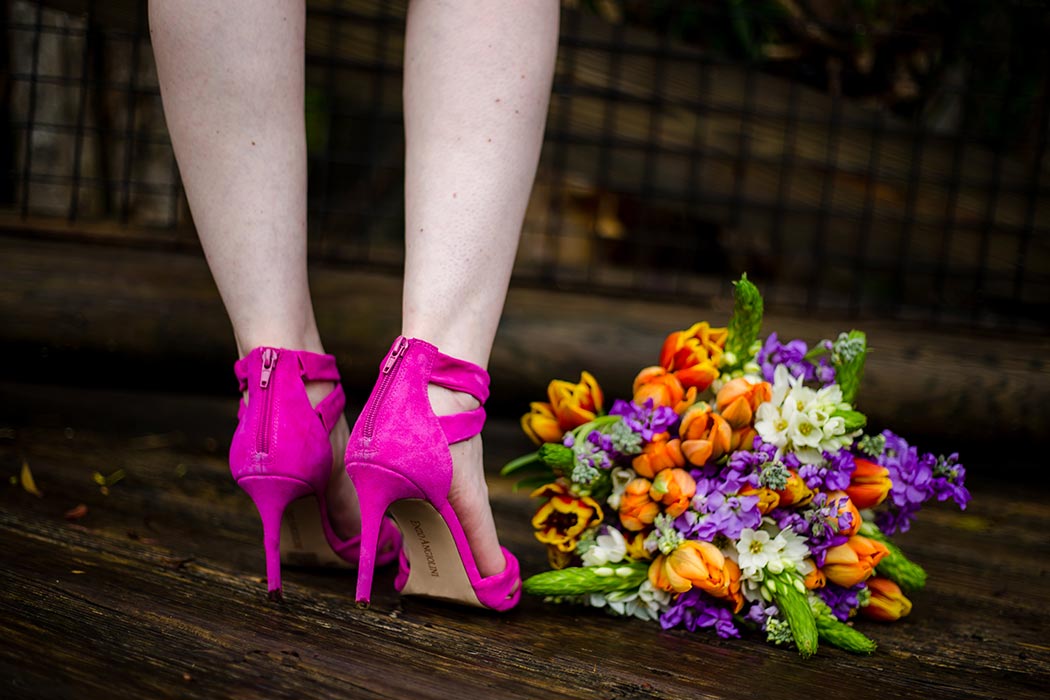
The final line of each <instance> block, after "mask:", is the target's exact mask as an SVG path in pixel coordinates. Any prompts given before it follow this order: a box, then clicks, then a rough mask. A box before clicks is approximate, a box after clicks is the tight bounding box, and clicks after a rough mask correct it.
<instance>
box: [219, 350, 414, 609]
mask: <svg viewBox="0 0 1050 700" xmlns="http://www.w3.org/2000/svg"><path fill="white" fill-rule="evenodd" d="M234 373H235V374H236V375H237V379H238V381H239V382H240V387H241V392H242V393H243V392H245V391H247V392H248V401H247V404H245V402H244V400H242V401H241V405H240V410H239V411H238V415H237V418H238V421H239V422H238V425H237V430H236V432H235V433H234V434H233V442H232V444H231V445H230V471H231V472H232V473H233V479H234V481H236V482H237V485H238V486H240V487H241V488H242V489H244V490H245V491H246V492H247V493H248V495H249V496H251V499H252V501H253V502H254V503H255V507H256V509H257V510H258V511H259V517H260V518H262V525H263V546H264V547H265V549H266V578H267V582H268V589H269V597H270V600H274V601H280V600H281V599H282V594H281V561H282V559H283V560H284V561H285V562H286V563H300V564H302V563H310V564H321V565H337V564H341V565H342V566H348V565H349V566H356V565H357V561H358V556H359V551H360V544H361V537H360V535H357V536H354V537H351V538H350V539H347V540H343V539H341V538H340V537H339V536H338V535H336V534H335V532H334V531H333V530H332V525H331V522H330V520H329V517H328V503H327V499H326V498H325V493H326V491H327V489H328V480H329V478H330V477H331V473H332V444H331V441H330V439H329V433H331V432H332V428H334V427H335V424H336V422H337V421H338V420H339V417H340V416H341V415H342V414H343V409H344V408H345V406H346V397H345V395H344V394H343V388H342V386H341V385H340V384H339V372H338V371H337V370H336V366H335V358H334V357H332V356H331V355H319V354H317V353H312V352H305V351H300V350H284V349H281V348H269V347H258V348H255V349H254V350H252V351H251V352H250V353H248V355H247V356H245V357H244V358H242V359H240V360H238V361H237V363H236V364H235V365H234ZM305 381H329V382H335V388H334V389H333V390H332V392H331V393H330V394H328V396H326V397H325V398H324V399H323V400H322V401H321V402H320V403H319V404H317V406H316V407H314V406H311V405H310V399H309V398H308V397H307V395H306V387H305V384H304V382H305ZM309 495H313V496H314V499H315V501H316V506H314V505H313V504H310V503H309V501H304V502H301V504H302V505H305V506H306V507H305V508H303V507H299V506H300V503H295V504H294V506H295V507H294V508H289V505H290V504H293V502H295V501H298V500H299V499H301V498H303V497H305V496H309ZM318 515H320V518H319V519H318V517H317V516H318ZM374 527H375V528H376V529H377V532H376V536H377V537H378V541H379V543H380V544H381V547H380V548H379V552H378V554H372V553H370V560H369V561H370V566H371V565H372V562H375V563H379V564H384V563H387V562H390V561H393V559H394V557H395V556H396V554H397V551H398V550H399V548H400V547H399V545H400V533H399V532H398V531H397V528H396V527H394V525H393V523H391V522H390V521H387V520H382V521H380V523H376V524H374ZM311 540H313V542H311ZM318 541H320V542H326V543H327V547H326V546H325V545H324V544H320V546H318ZM308 545H313V546H312V547H311V546H308ZM328 548H330V549H331V552H332V554H328V553H327V552H326V551H325V550H326V549H328ZM333 555H334V556H333Z"/></svg>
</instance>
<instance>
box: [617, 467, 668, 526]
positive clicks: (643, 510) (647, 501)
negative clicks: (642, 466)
mask: <svg viewBox="0 0 1050 700" xmlns="http://www.w3.org/2000/svg"><path fill="white" fill-rule="evenodd" d="M652 485H653V484H652V482H651V481H649V480H648V479H643V478H641V477H638V478H637V479H631V480H630V481H629V482H628V483H627V488H625V489H624V492H623V497H622V498H620V523H622V524H623V526H624V527H625V528H627V529H628V530H632V531H638V530H644V529H645V528H647V527H649V526H650V525H652V524H653V520H655V519H656V516H657V515H659V514H660V505H659V504H657V503H654V502H653V499H652V498H651V497H650V496H649V489H650V488H652Z"/></svg>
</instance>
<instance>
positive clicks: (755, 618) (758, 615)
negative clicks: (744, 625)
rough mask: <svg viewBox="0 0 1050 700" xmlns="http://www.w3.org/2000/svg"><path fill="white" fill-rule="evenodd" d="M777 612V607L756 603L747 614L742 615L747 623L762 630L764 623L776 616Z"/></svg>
mask: <svg viewBox="0 0 1050 700" xmlns="http://www.w3.org/2000/svg"><path fill="white" fill-rule="evenodd" d="M778 612H780V611H779V610H777V606H775V605H768V606H767V605H766V604H765V603H763V602H762V601H758V602H757V603H754V604H753V605H752V606H751V607H750V608H749V609H748V611H747V614H746V615H744V619H745V620H747V621H749V622H754V623H755V624H756V625H758V626H759V627H761V628H762V629H763V630H764V629H765V628H766V621H767V620H769V618H771V617H773V616H774V615H776V614H777V613H778Z"/></svg>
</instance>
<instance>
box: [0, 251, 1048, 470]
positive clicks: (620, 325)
mask: <svg viewBox="0 0 1050 700" xmlns="http://www.w3.org/2000/svg"><path fill="white" fill-rule="evenodd" d="M0 261H3V262H2V263H0V270H2V274H0V318H2V319H3V321H4V322H3V324H0V342H2V343H4V344H5V345H6V346H7V353H9V354H11V355H13V356H15V357H17V360H18V361H17V362H8V363H5V365H4V366H2V367H0V376H4V375H5V374H6V376H8V377H16V378H25V377H26V376H27V375H31V376H33V377H36V378H38V379H47V380H51V381H54V380H61V379H63V378H65V379H69V380H71V381H74V382H77V383H79V382H83V381H89V382H96V383H99V384H101V385H113V384H118V385H121V386H125V387H135V388H140V387H143V386H149V387H163V386H168V387H171V386H179V385H181V386H193V387H195V388H198V389H201V390H204V391H212V390H213V388H214V387H215V386H222V385H223V383H224V382H225V383H226V384H227V385H229V386H232V384H233V379H232V372H231V370H230V365H231V359H232V358H233V356H234V353H235V349H234V346H233V338H232V334H231V332H230V330H229V326H228V322H227V320H226V316H225V314H224V312H223V308H222V304H221V302H220V300H219V297H218V293H217V292H216V290H215V285H214V283H213V282H212V280H211V277H210V275H209V273H208V270H207V267H206V265H205V262H204V259H203V256H201V255H200V254H199V253H198V254H185V253H177V252H168V251H158V250H129V249H126V248H112V247H107V246H90V245H73V244H69V243H57V242H41V241H28V240H25V239H17V238H10V237H4V236H0ZM311 284H312V289H313V293H314V299H315V305H316V310H317V315H318V323H319V325H320V328H321V334H322V337H323V338H324V339H325V342H326V343H327V347H328V349H329V350H330V351H331V352H333V353H335V354H336V355H337V357H338V359H339V362H340V368H341V371H342V373H343V377H344V380H345V382H346V384H347V385H348V387H350V388H351V389H357V390H360V391H367V389H368V388H370V387H371V385H372V382H373V381H374V379H375V378H374V375H373V373H374V370H375V365H376V362H377V361H378V358H380V357H382V354H383V352H384V351H385V350H386V348H387V347H388V344H389V342H390V340H391V339H392V338H393V337H395V336H396V335H397V333H398V329H399V324H400V312H401V303H400V281H399V279H398V278H397V277H396V276H393V275H383V274H376V273H366V272H361V271H358V270H352V269H345V268H332V267H317V268H315V269H314V270H313V273H312V277H311ZM731 304H732V299H731V292H730V291H729V290H728V289H726V290H719V289H717V288H712V290H711V303H710V304H707V305H697V306H685V305H681V304H671V303H668V304H655V303H645V302H637V301H631V300H610V299H605V298H597V297H592V296H586V295H578V294H566V293H561V292H556V291H546V290H540V289H524V288H515V289H512V290H511V292H510V295H509V297H508V300H507V307H506V313H505V314H504V317H503V321H502V324H501V326H500V330H499V333H498V335H497V338H496V344H495V347H494V348H493V356H492V362H491V365H490V370H491V372H492V375H493V386H494V389H495V390H494V393H493V397H492V399H490V408H491V412H493V413H495V414H500V413H503V414H505V415H515V414H520V413H522V412H524V411H525V410H526V408H527V403H528V401H529V400H538V399H540V398H541V397H542V396H543V395H544V393H545V390H546V386H547V383H548V381H550V379H553V378H555V377H559V378H564V379H575V378H577V377H579V373H580V371H581V370H583V369H588V370H590V371H591V372H592V373H594V374H595V376H597V377H598V379H599V381H600V382H601V383H602V385H603V387H604V388H605V390H606V394H607V395H609V396H610V397H622V396H625V395H626V394H627V393H628V392H629V391H630V385H631V381H632V379H633V378H634V375H635V373H636V372H638V370H639V369H641V368H642V367H644V366H646V365H649V364H654V363H655V362H656V361H657V355H658V354H659V348H660V345H661V343H662V342H663V338H664V337H665V336H666V334H667V333H669V332H670V331H672V330H676V329H679V328H686V327H688V326H690V325H692V324H693V323H695V322H696V321H699V320H705V319H706V320H709V321H711V322H712V323H716V324H717V323H720V322H722V323H724V322H725V321H726V320H728V318H729V314H730V312H731ZM764 327H765V329H766V330H767V331H773V330H777V331H778V332H779V333H780V335H781V337H782V338H784V337H800V338H804V339H805V340H807V342H810V343H813V342H816V341H818V340H820V339H821V338H833V337H835V336H837V334H838V333H839V332H840V331H842V330H847V329H849V328H850V327H859V328H862V329H863V330H865V331H866V332H867V334H868V339H869V343H870V345H871V346H872V349H873V350H872V353H871V355H870V359H869V363H868V367H867V371H866V375H865V382H864V385H863V388H862V391H861V394H860V398H859V407H860V409H861V410H863V411H865V412H866V413H867V414H868V415H869V417H870V419H871V421H872V423H873V425H875V426H882V427H892V428H895V429H898V430H899V431H901V432H903V433H904V434H906V435H907V436H910V437H913V438H916V439H917V438H919V437H921V436H927V435H929V436H932V437H940V438H944V439H945V440H947V441H949V442H952V441H968V442H969V441H984V442H986V443H987V444H988V445H989V446H993V447H995V449H998V450H1001V449H1017V448H1019V447H1023V446H1025V445H1027V444H1034V443H1037V442H1038V441H1040V440H1043V439H1044V438H1045V434H1046V430H1047V428H1048V427H1050V371H1048V364H1047V362H1048V360H1047V358H1048V357H1050V337H1047V336H1045V335H1043V336H1024V335H1015V336H1007V335H1003V334H993V333H987V334H973V333H970V334H961V333H953V332H947V331H933V330H930V329H928V328H925V327H923V326H921V325H919V324H903V323H887V322H873V321H850V320H848V319H844V318H836V317H834V316H833V315H830V314H821V315H819V316H817V317H812V318H800V317H795V316H786V315H783V314H777V313H776V312H775V310H774V311H773V312H771V313H769V314H767V320H766V323H765V326H764Z"/></svg>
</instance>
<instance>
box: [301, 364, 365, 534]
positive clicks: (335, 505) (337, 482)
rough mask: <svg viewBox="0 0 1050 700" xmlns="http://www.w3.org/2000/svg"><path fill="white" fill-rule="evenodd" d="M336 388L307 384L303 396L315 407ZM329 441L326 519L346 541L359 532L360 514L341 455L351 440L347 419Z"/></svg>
mask: <svg viewBox="0 0 1050 700" xmlns="http://www.w3.org/2000/svg"><path fill="white" fill-rule="evenodd" d="M334 388H335V385H334V384H332V383H331V382H309V383H307V385H306V395H307V396H308V397H309V398H310V405H311V406H316V405H317V404H318V403H320V402H321V400H322V399H324V397H326V396H328V394H329V393H331V391H332V389H334ZM329 439H330V440H331V442H332V477H331V478H330V479H329V480H328V493H327V494H326V497H327V500H328V518H329V521H330V522H331V524H332V529H333V530H335V534H337V535H339V537H340V538H342V539H344V540H346V539H349V538H350V537H353V536H354V535H356V534H358V533H359V532H361V513H360V509H359V508H358V505H357V491H355V490H354V485H353V484H352V483H351V482H350V477H348V476H347V475H346V468H345V467H344V465H343V455H344V451H345V450H346V442H347V440H349V439H350V426H349V425H348V424H347V422H346V416H340V417H339V422H338V423H336V424H335V427H334V428H333V429H332V433H331V435H330V436H329Z"/></svg>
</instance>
